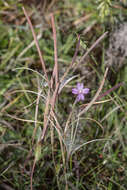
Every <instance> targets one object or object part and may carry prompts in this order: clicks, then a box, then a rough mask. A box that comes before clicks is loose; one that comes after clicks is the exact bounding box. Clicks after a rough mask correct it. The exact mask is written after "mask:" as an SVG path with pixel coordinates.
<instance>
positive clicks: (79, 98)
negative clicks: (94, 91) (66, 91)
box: [77, 94, 85, 101]
mask: <svg viewBox="0 0 127 190" xmlns="http://www.w3.org/2000/svg"><path fill="white" fill-rule="evenodd" d="M84 99H85V98H84V95H83V94H79V95H78V96H77V101H80V100H84Z"/></svg>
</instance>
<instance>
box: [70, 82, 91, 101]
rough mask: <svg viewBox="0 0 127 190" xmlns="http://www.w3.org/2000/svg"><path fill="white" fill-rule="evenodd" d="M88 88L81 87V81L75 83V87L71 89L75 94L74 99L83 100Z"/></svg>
mask: <svg viewBox="0 0 127 190" xmlns="http://www.w3.org/2000/svg"><path fill="white" fill-rule="evenodd" d="M89 90H90V89H89V88H84V87H83V83H77V87H76V88H73V89H72V93H73V94H76V95H77V98H76V100H77V101H80V100H84V99H85V97H84V95H85V94H88V93H89Z"/></svg>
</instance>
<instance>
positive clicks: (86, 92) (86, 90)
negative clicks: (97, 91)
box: [82, 88, 90, 94]
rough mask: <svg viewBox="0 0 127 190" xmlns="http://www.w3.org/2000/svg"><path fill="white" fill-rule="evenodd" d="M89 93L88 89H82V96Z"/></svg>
mask: <svg viewBox="0 0 127 190" xmlns="http://www.w3.org/2000/svg"><path fill="white" fill-rule="evenodd" d="M89 91H90V89H89V88H84V89H82V93H83V94H88V93H89Z"/></svg>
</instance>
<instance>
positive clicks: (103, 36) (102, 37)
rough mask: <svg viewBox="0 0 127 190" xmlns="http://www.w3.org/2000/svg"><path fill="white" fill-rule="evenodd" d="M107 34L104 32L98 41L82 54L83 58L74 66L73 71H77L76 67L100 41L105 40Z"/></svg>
mask: <svg viewBox="0 0 127 190" xmlns="http://www.w3.org/2000/svg"><path fill="white" fill-rule="evenodd" d="M107 33H108V32H105V33H104V34H103V35H102V36H101V37H100V38H99V39H97V40H96V41H95V43H94V44H93V45H92V46H91V47H90V48H89V49H88V50H87V52H86V53H85V54H84V56H83V57H82V58H81V59H80V61H79V62H78V63H77V64H76V66H75V68H74V71H75V70H76V69H77V67H78V66H79V64H80V63H82V62H83V61H84V60H85V58H86V57H87V55H88V54H89V53H90V52H91V51H92V50H93V49H94V48H95V47H96V45H97V44H99V43H100V41H101V40H102V39H104V38H105V36H106V35H107Z"/></svg>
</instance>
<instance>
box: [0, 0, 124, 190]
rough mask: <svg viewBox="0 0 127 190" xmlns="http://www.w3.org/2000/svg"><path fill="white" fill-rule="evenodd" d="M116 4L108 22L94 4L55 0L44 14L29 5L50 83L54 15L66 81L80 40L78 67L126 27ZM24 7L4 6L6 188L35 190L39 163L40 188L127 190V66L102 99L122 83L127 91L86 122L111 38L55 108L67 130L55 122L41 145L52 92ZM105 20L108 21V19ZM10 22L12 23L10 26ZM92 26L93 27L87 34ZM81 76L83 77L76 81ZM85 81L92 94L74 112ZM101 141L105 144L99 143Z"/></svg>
mask: <svg viewBox="0 0 127 190" xmlns="http://www.w3.org/2000/svg"><path fill="white" fill-rule="evenodd" d="M101 2H103V1H102V0H101ZM105 2H106V1H105ZM111 3H112V5H111V6H110V7H109V9H110V11H109V12H108V15H104V14H102V10H101V9H98V10H97V7H98V5H99V2H98V3H95V1H94V3H93V1H92V0H91V1H88V0H86V1H84V2H78V1H75V0H70V1H69V2H67V1H64V0H63V1H60V2H57V1H54V3H53V5H52V6H51V4H50V2H47V3H46V5H45V6H46V7H43V9H44V12H45V14H44V15H41V14H42V13H41V11H40V12H39V13H38V14H37V11H36V10H37V6H36V5H35V4H33V5H31V8H29V7H27V6H26V5H25V7H26V10H27V12H28V13H29V14H30V13H31V11H32V12H33V13H32V14H31V16H30V18H31V20H32V22H33V26H34V29H35V32H36V36H38V37H39V45H40V49H41V52H42V54H43V58H44V60H45V65H46V68H47V73H48V76H49V78H50V77H51V74H52V70H53V67H54V47H53V43H54V42H53V37H52V28H51V21H50V17H49V15H50V13H51V12H52V11H54V15H55V24H56V30H57V45H58V63H59V77H60V78H61V77H62V76H63V74H64V73H65V71H66V69H67V68H68V67H69V65H70V64H71V61H72V57H73V55H74V53H75V49H76V44H77V40H78V34H80V38H81V47H80V48H79V52H78V55H77V59H76V61H75V63H74V65H76V64H77V63H78V61H79V60H80V59H81V57H82V56H83V55H84V53H85V52H86V51H87V50H88V48H89V47H90V46H91V45H92V44H93V43H94V42H95V41H96V40H97V39H98V38H99V37H100V36H101V35H102V34H103V33H104V32H105V31H107V30H109V31H111V30H112V27H113V26H114V25H115V24H116V23H117V22H121V20H120V19H122V20H124V19H125V18H126V11H125V8H124V7H122V5H121V4H120V2H117V3H116V2H115V1H111ZM34 6H35V7H34ZM49 6H51V7H49ZM117 6H120V8H118V7H117ZM21 7H22V4H21V3H19V2H18V1H16V2H15V1H1V3H0V8H1V15H0V18H1V21H0V26H1V27H0V42H1V43H0V189H9V188H10V189H11V188H12V189H18V190H25V189H30V176H31V169H32V166H33V163H34V160H36V165H35V168H34V173H33V179H32V184H33V189H37V190H39V189H47V190H48V189H52V190H57V189H59V190H63V189H66V190H67V189H68V190H71V189H72V190H75V189H78V190H80V189H81V190H95V189H99V190H117V189H118V190H126V189H127V181H126V177H127V164H126V159H127V148H126V146H127V135H126V134H127V121H126V114H127V111H126V110H127V109H126V106H127V97H126V90H127V86H126V81H127V66H126V65H125V66H124V67H123V68H121V69H119V71H118V72H117V73H115V74H114V75H112V77H114V78H115V80H114V81H115V82H113V83H112V81H110V79H108V77H106V80H105V84H104V86H103V89H102V92H101V93H102V94H103V93H104V92H106V91H107V90H108V89H110V88H112V87H113V86H115V85H116V84H118V83H120V82H124V84H123V85H122V86H120V87H119V88H117V89H115V90H114V91H112V92H111V93H110V94H107V95H106V96H104V97H103V98H102V99H100V100H99V101H103V102H101V103H98V104H93V105H92V106H91V107H90V109H89V110H88V111H87V112H86V113H85V114H83V115H82V116H81V118H78V117H77V115H78V114H79V113H80V111H81V106H82V104H84V103H89V102H90V101H91V100H92V99H93V97H94V95H95V94H96V92H97V90H98V88H99V86H100V84H101V82H102V79H103V76H104V73H105V56H104V54H105V51H106V48H107V47H108V36H107V37H106V38H105V39H103V40H102V42H100V45H98V46H97V47H95V48H94V50H93V51H92V52H90V55H89V56H88V57H87V59H86V60H85V61H84V62H83V63H81V65H80V66H79V67H78V68H77V69H76V70H74V67H73V68H72V69H71V70H70V73H69V74H68V76H67V77H66V78H65V79H66V80H69V79H70V82H69V83H67V84H66V85H65V87H64V88H63V89H62V91H61V93H60V95H59V98H58V100H57V101H56V104H55V113H56V119H57V121H58V122H59V124H60V127H61V129H60V130H58V129H57V128H56V126H57V124H56V121H54V118H52V117H50V124H49V126H48V130H47V132H46V135H45V138H44V141H43V142H41V144H40V143H38V142H39V140H40V136H41V134H42V131H43V127H44V118H43V117H44V112H45V109H46V105H45V102H46V98H47V93H48V90H49V86H48V84H47V82H46V81H45V78H44V73H43V72H42V67H41V62H40V59H39V56H38V52H37V49H36V46H35V44H34V40H33V36H32V32H31V30H30V28H29V27H28V23H27V20H26V18H25V16H24V13H23V11H22V8H21ZM48 8H49V9H48ZM121 10H122V11H121ZM4 11H5V13H4ZM8 13H9V14H8ZM99 14H102V17H101V19H100V15H99ZM8 15H10V16H12V19H10V20H9V18H10V16H8ZM88 15H90V17H88V18H86V20H85V21H83V22H82V21H81V20H82V19H81V18H83V17H85V16H88ZM13 16H14V17H13ZM23 19H24V21H23ZM77 21H78V22H77ZM111 25H112V27H111ZM89 26H91V28H90V29H89V31H88V32H86V29H88V27H89ZM85 32H86V34H84V33H85ZM73 76H75V78H73V79H72V80H71V78H72V77H73ZM77 82H83V83H84V86H85V87H89V88H90V93H89V95H87V96H86V99H85V102H83V103H82V102H79V103H77V104H76V105H74V101H75V96H74V95H73V94H72V93H71V90H72V88H73V87H75V86H76V84H77ZM40 91H41V96H40V95H39V92H40ZM51 93H52V92H51ZM37 99H39V104H37ZM107 100H108V101H107ZM71 111H72V115H71V116H70V120H68V125H67V123H66V122H67V119H68V116H69V114H70V113H71ZM49 116H50V115H49ZM78 119H79V120H78ZM35 121H36V122H35ZM65 126H67V131H66V134H64V130H65ZM35 129H36V133H35V136H33V134H34V132H35V131H34V130H35ZM33 137H34V138H33ZM62 138H63V139H62ZM33 139H34V141H33ZM96 139H101V140H98V141H93V140H96ZM62 140H63V141H62ZM89 141H91V143H88V142H89ZM92 141H93V142H92ZM87 143H88V144H87ZM82 144H84V145H83V146H81V148H80V145H82ZM64 159H65V160H64Z"/></svg>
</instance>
